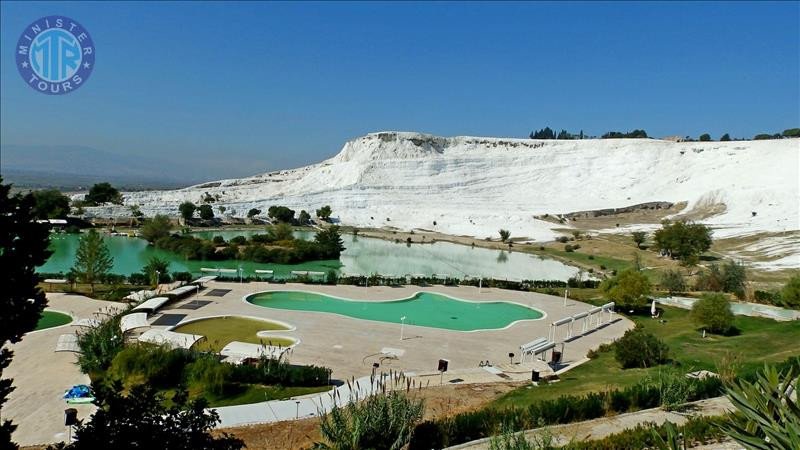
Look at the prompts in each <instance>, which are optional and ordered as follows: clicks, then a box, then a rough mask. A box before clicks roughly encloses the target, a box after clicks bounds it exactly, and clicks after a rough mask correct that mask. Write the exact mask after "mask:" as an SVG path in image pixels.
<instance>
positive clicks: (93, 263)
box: [70, 230, 114, 294]
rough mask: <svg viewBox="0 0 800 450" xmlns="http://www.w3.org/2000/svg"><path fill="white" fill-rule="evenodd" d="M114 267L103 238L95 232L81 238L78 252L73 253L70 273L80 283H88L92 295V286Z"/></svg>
mask: <svg viewBox="0 0 800 450" xmlns="http://www.w3.org/2000/svg"><path fill="white" fill-rule="evenodd" d="M113 266H114V258H112V257H111V253H110V252H109V251H108V246H107V245H106V243H105V241H104V240H103V237H102V236H100V233H98V232H97V231H95V230H89V232H88V233H86V234H84V235H83V236H81V238H80V241H78V250H77V251H76V252H75V264H74V265H73V266H72V269H71V270H70V272H72V273H73V274H74V275H75V276H76V277H77V279H78V280H79V281H81V282H82V283H89V284H90V285H91V286H92V294H94V284H95V283H97V282H98V281H101V280H102V279H103V277H105V276H106V275H107V274H108V271H109V270H111V268H112V267H113Z"/></svg>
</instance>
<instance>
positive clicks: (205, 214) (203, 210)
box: [198, 204, 214, 220]
mask: <svg viewBox="0 0 800 450" xmlns="http://www.w3.org/2000/svg"><path fill="white" fill-rule="evenodd" d="M198 209H199V210H200V218H201V219H203V220H211V219H213V218H214V208H212V207H211V205H208V204H203V205H200V208H198Z"/></svg>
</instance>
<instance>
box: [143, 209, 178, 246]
mask: <svg viewBox="0 0 800 450" xmlns="http://www.w3.org/2000/svg"><path fill="white" fill-rule="evenodd" d="M171 230H172V222H170V220H169V217H167V216H163V215H160V214H157V215H155V216H153V218H152V219H150V220H147V221H145V222H144V225H142V228H141V229H140V230H139V233H140V234H141V235H142V237H143V238H144V239H145V240H147V241H148V242H150V243H154V242H156V241H157V240H159V239H161V238H165V237H168V236H169V233H170V231H171Z"/></svg>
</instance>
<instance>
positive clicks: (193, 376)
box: [185, 354, 235, 396]
mask: <svg viewBox="0 0 800 450" xmlns="http://www.w3.org/2000/svg"><path fill="white" fill-rule="evenodd" d="M234 370H235V369H234V366H232V365H230V364H227V363H223V362H220V361H219V360H218V359H217V357H216V356H215V355H208V354H206V355H200V356H198V357H197V359H196V360H195V361H194V362H192V363H190V364H188V365H187V366H186V368H185V371H186V374H187V378H188V379H189V380H190V381H193V382H195V383H198V384H201V385H202V386H203V388H204V390H207V391H208V392H211V393H212V394H214V395H218V396H219V395H224V394H225V393H226V392H228V391H229V390H230V387H231V385H232V383H231V380H232V378H233V372H234Z"/></svg>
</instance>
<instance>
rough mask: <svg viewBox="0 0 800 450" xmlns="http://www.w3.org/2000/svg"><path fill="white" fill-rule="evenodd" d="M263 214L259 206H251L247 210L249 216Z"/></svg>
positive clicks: (250, 217)
mask: <svg viewBox="0 0 800 450" xmlns="http://www.w3.org/2000/svg"><path fill="white" fill-rule="evenodd" d="M259 214H261V210H260V209H257V208H251V209H250V211H247V217H248V218H249V219H252V218H253V217H255V216H257V215H259Z"/></svg>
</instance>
